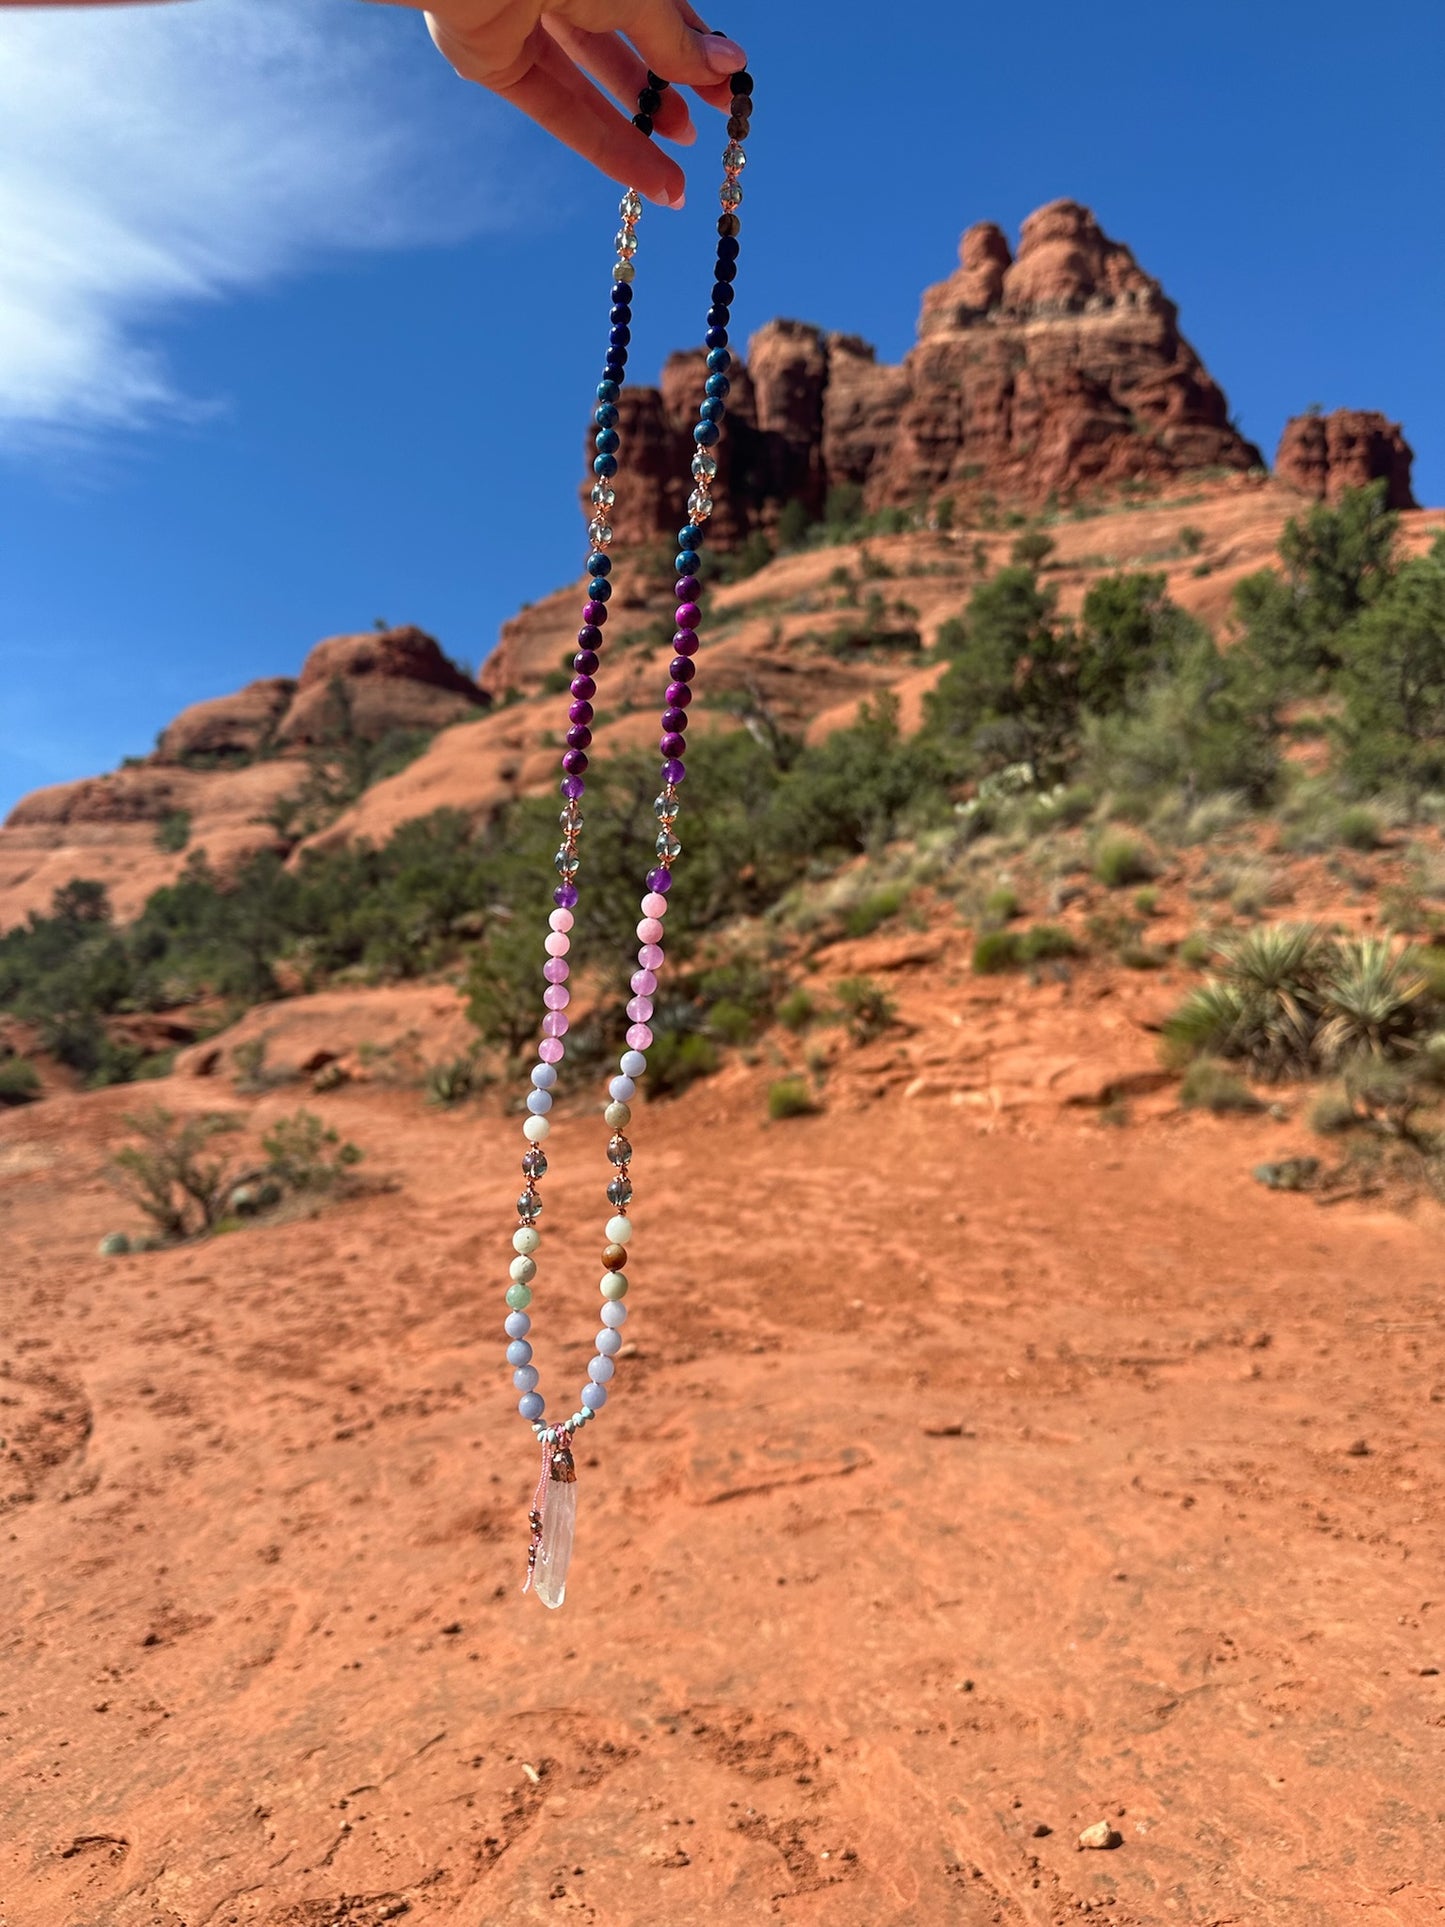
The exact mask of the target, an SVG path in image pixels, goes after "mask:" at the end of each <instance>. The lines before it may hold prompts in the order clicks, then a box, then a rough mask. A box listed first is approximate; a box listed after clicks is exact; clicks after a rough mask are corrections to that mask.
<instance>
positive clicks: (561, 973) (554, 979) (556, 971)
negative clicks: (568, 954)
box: [542, 957, 571, 984]
mask: <svg viewBox="0 0 1445 1927" xmlns="http://www.w3.org/2000/svg"><path fill="white" fill-rule="evenodd" d="M570 974H571V970H570V966H569V965H568V963H567V961H566V959H565V958H564V957H549V958H548V960H547V962H546V963H544V964H543V966H542V975H543V977H544V978H545V979H546V981H547V982H548V983H549V984H565V983H566V981H567V979H568V977H569V975H570Z"/></svg>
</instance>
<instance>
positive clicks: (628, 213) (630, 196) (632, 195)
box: [617, 187, 642, 221]
mask: <svg viewBox="0 0 1445 1927" xmlns="http://www.w3.org/2000/svg"><path fill="white" fill-rule="evenodd" d="M617 212H618V213H619V214H620V215H621V216H622V218H623V220H624V221H635V220H636V219H637V217H638V215H639V214H641V212H642V196H641V195H640V194H639V193H638V191H637V189H636V188H635V187H629V188H628V190H627V192H626V193H625V194H624V195H623V197H622V199H621V200H620V201H619V202H618V203H617Z"/></svg>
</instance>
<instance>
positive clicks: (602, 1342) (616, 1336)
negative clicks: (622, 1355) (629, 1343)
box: [597, 1325, 622, 1358]
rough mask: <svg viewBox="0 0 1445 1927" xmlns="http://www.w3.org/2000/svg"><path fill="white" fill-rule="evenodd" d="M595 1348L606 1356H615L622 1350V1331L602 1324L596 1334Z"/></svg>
mask: <svg viewBox="0 0 1445 1927" xmlns="http://www.w3.org/2000/svg"><path fill="white" fill-rule="evenodd" d="M597 1349H598V1351H599V1352H601V1353H602V1354H603V1355H604V1356H605V1357H607V1358H615V1357H616V1355H617V1353H618V1352H620V1351H621V1350H622V1333H621V1332H619V1331H613V1329H612V1327H611V1326H610V1325H604V1326H603V1327H602V1330H601V1331H600V1332H598V1334H597Z"/></svg>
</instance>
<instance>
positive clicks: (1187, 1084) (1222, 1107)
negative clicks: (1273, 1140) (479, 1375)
mask: <svg viewBox="0 0 1445 1927" xmlns="http://www.w3.org/2000/svg"><path fill="white" fill-rule="evenodd" d="M1179 1101H1180V1103H1181V1104H1185V1105H1188V1107H1189V1108H1190V1109H1191V1110H1203V1111H1212V1112H1213V1113H1214V1115H1215V1116H1216V1117H1223V1116H1224V1115H1226V1113H1228V1112H1241V1113H1243V1112H1251V1111H1258V1110H1261V1109H1262V1108H1263V1107H1262V1105H1261V1104H1260V1101H1259V1099H1258V1098H1257V1097H1256V1096H1255V1095H1254V1093H1253V1091H1251V1090H1250V1089H1249V1087H1248V1085H1247V1084H1243V1083H1241V1081H1240V1080H1239V1078H1238V1077H1236V1076H1235V1074H1234V1072H1233V1071H1230V1070H1226V1069H1225V1068H1224V1066H1223V1065H1222V1064H1212V1063H1210V1062H1209V1060H1208V1059H1207V1058H1201V1059H1200V1061H1199V1062H1198V1063H1195V1064H1191V1065H1190V1066H1189V1069H1188V1070H1187V1071H1186V1072H1185V1073H1184V1079H1183V1082H1182V1083H1181V1084H1180V1086H1179Z"/></svg>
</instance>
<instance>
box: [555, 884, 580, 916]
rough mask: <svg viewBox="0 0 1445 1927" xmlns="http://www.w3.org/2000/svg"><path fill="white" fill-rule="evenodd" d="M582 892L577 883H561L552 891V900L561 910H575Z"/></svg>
mask: <svg viewBox="0 0 1445 1927" xmlns="http://www.w3.org/2000/svg"><path fill="white" fill-rule="evenodd" d="M580 894H581V893H580V891H579V890H578V888H577V885H576V884H575V883H559V884H558V885H557V888H556V889H555V890H554V891H553V892H552V901H553V903H555V904H556V906H557V908H558V909H559V910H573V909H575V908H576V907H577V898H578V896H579V895H580Z"/></svg>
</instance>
